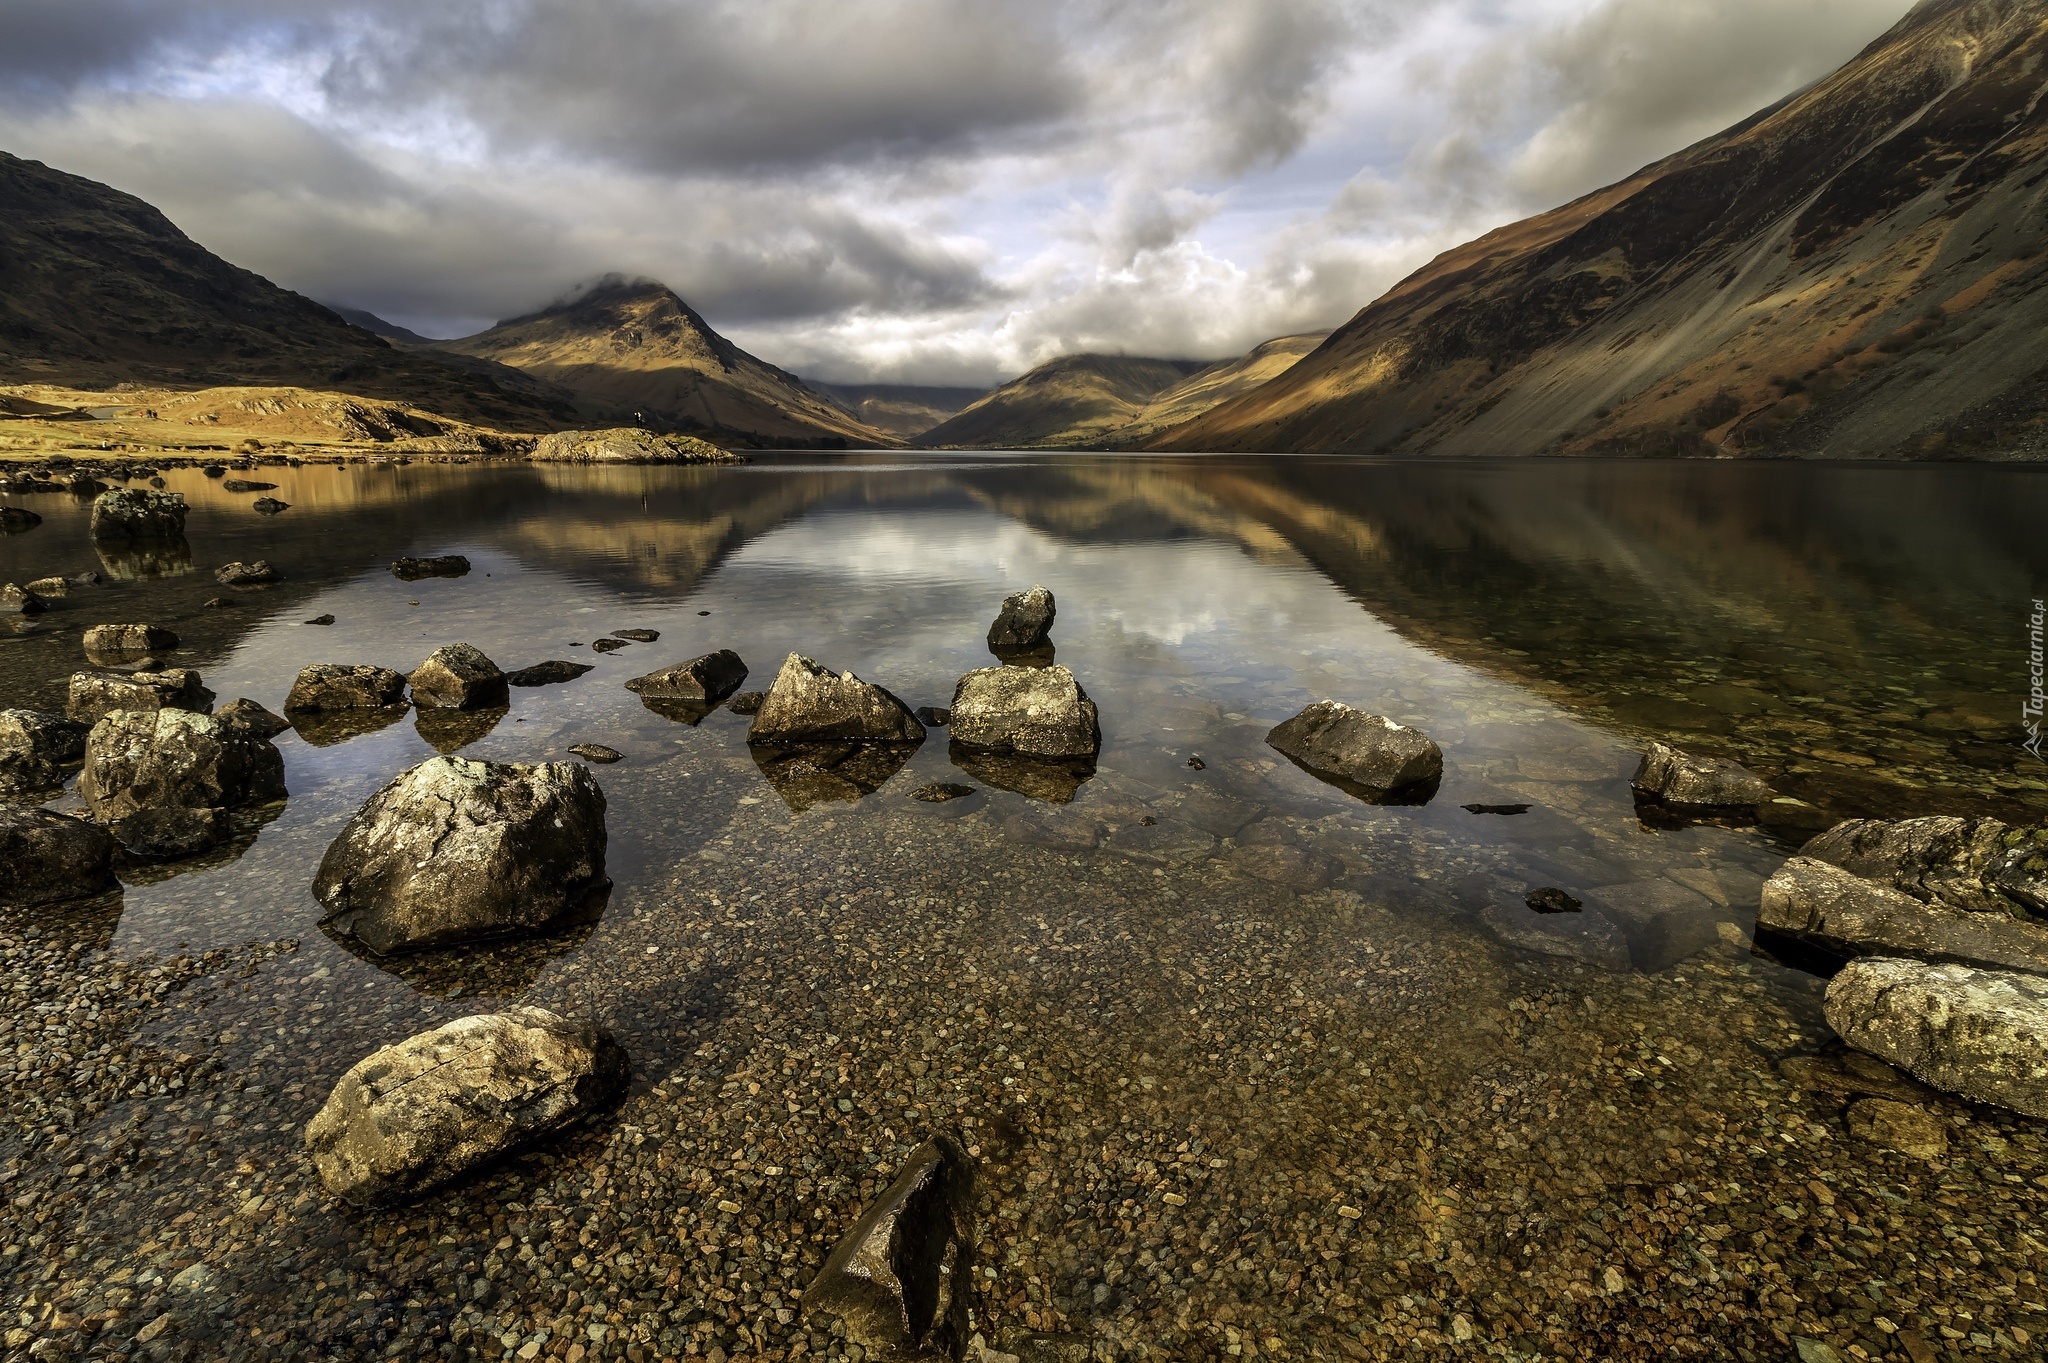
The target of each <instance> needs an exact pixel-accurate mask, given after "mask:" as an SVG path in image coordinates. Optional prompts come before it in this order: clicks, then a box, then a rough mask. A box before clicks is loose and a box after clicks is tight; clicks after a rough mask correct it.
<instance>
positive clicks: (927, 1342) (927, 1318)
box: [802, 1133, 975, 1359]
mask: <svg viewBox="0 0 2048 1363" xmlns="http://www.w3.org/2000/svg"><path fill="white" fill-rule="evenodd" d="M974 1183H975V1170H974V1163H973V1161H972V1160H971V1159H970V1158H969V1157H968V1154H967V1151H966V1150H965V1149H963V1148H962V1146H961V1143H960V1141H959V1140H958V1139H957V1138H955V1137H954V1136H952V1135H951V1134H948V1133H941V1134H940V1135H937V1136H934V1137H933V1138H932V1139H931V1140H928V1141H926V1142H925V1143H924V1144H923V1145H920V1146H918V1147H917V1149H915V1150H913V1151H911V1152H910V1156H909V1158H908V1159H906V1160H905V1161H904V1162H903V1167H902V1168H901V1169H900V1170H898V1171H897V1174H896V1179H895V1181H894V1182H893V1183H891V1184H890V1185H889V1187H888V1188H887V1189H886V1190H885V1191H884V1192H883V1193H882V1195H881V1196H880V1197H879V1198H877V1199H876V1200H875V1202H874V1203H873V1205H871V1206H869V1207H868V1208H867V1210H866V1211H865V1212H863V1213H862V1214H861V1218H860V1220H859V1221H856V1222H855V1223H854V1225H853V1229H851V1230H850V1231H848V1232H847V1233H846V1237H845V1238H844V1239H842V1240H841V1241H840V1242H839V1243H838V1244H837V1245H836V1246H834V1247H833V1250H832V1253H831V1254H830V1255H829V1256H828V1257H827V1258H826V1260H825V1266H824V1267H823V1268H821V1269H819V1270H818V1276H817V1277H816V1278H813V1279H812V1280H811V1285H810V1286H809V1287H807V1288H805V1289H804V1293H803V1297H802V1302H803V1310H804V1314H805V1316H806V1317H809V1316H812V1315H813V1314H815V1313H819V1312H823V1313H826V1314H829V1315H833V1316H837V1317H838V1318H839V1321H840V1324H841V1326H842V1327H843V1328H844V1329H845V1331H846V1333H847V1335H848V1337H849V1338H851V1339H853V1340H854V1341H855V1342H856V1343H858V1344H860V1345H861V1346H862V1347H863V1348H865V1349H867V1350H869V1351H870V1352H871V1355H872V1356H877V1357H881V1358H889V1359H913V1358H915V1359H956V1358H960V1357H961V1356H962V1355H963V1354H964V1353H965V1351H966V1347H967V1339H968V1318H967V1310H968V1305H969V1301H970V1298H971V1297H972V1295H973V1289H972V1287H971V1286H970V1284H969V1279H970V1275H971V1274H972V1273H973V1269H974V1245H975V1234H974V1196H975V1194H974Z"/></svg>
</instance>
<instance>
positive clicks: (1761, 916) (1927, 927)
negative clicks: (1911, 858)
mask: <svg viewBox="0 0 2048 1363" xmlns="http://www.w3.org/2000/svg"><path fill="white" fill-rule="evenodd" d="M1756 924H1757V926H1758V927H1759V928H1768V929H1770V930H1771V931H1773V932H1781V933H1785V934H1786V935H1788V936H1791V937H1796V938H1798V939H1799V940H1800V941H1803V942H1809V943H1811V944H1813V945H1815V946H1820V947H1825V948H1827V949H1828V950H1831V951H1843V952H1850V953H1857V954H1864V955H1878V956H1910V957H1913V958H1915V959H1918V960H1924V961H1954V962H1958V963H1960V964H1963V965H1974V966H1983V967H1986V968H1988V969H1993V970H2029V971H2034V972H2036V973H2042V974H2048V928H2043V927H2039V926H2036V925H2035V924H2032V923H2027V922H2022V921H2020V920H2018V919H2013V918H2007V917H2005V916H2004V915H2002V914H1992V913H1968V912H1963V911H1961V910H1958V909H1954V908H1950V907H1947V906H1946V905H1943V904H1940V903H1927V902H1924V901H1922V900H1919V899H1915V898H1914V897H1913V896H1912V895H1909V894H1906V893H1904V892H1902V891H1900V890H1897V889H1894V888H1893V887H1892V886H1891V885H1890V884H1887V883H1885V882H1882V881H1878V880H1866V879H1865V878H1863V877H1862V876H1859V875H1855V874H1852V873H1851V872H1849V871H1846V870H1844V869H1842V868H1841V867H1840V866H1837V865H1834V864H1833V863H1830V862H1826V861H1821V860H1818V859H1816V858H1814V857H1810V856H1805V855H1801V856H1796V857H1793V858H1792V859H1791V860H1789V861H1787V862H1786V863H1785V864H1784V865H1783V866H1781V867H1779V868H1778V870H1777V873H1776V874H1774V875H1773V876H1772V877H1771V878H1770V879H1769V880H1767V881H1765V882H1764V887H1763V892H1762V894H1761V895H1760V896H1759V899H1758V905H1757V917H1756Z"/></svg>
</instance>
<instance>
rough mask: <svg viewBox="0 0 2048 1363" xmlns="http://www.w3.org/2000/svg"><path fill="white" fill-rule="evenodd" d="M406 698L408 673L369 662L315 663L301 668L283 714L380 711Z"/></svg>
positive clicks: (287, 698) (285, 702) (287, 697)
mask: <svg viewBox="0 0 2048 1363" xmlns="http://www.w3.org/2000/svg"><path fill="white" fill-rule="evenodd" d="M404 699H405V674H404V673H403V672H397V671H394V670H392V669H391V668H388V667H372V666H370V665H369V664H367V663H314V664H312V665H311V666H309V667H303V668H300V669H299V676H298V680H297V681H294V682H293V683H292V691H291V694H290V695H289V696H286V697H285V701H284V712H285V713H286V714H288V715H292V714H324V713H327V712H329V711H333V710H381V709H383V708H384V707H385V706H387V705H397V704H399V703H400V702H402V701H403V700H404Z"/></svg>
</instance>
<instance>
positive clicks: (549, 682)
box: [505, 658, 596, 686]
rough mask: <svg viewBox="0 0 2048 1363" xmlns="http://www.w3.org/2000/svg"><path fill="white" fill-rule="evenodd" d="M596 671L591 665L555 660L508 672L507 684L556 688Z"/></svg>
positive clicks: (506, 675)
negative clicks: (555, 686)
mask: <svg viewBox="0 0 2048 1363" xmlns="http://www.w3.org/2000/svg"><path fill="white" fill-rule="evenodd" d="M595 670H596V669H595V668H593V667H592V666H591V665H590V664H589V663H572V662H564V661H563V660H561V659H559V658H555V659H551V660H549V661H548V662H544V663H535V664H533V665H532V666H531V667H522V668H520V669H519V670H518V671H516V672H507V673H506V674H505V683H506V685H508V686H554V685H556V684H558V683H560V682H571V681H575V680H576V679H577V678H578V677H580V676H582V675H583V674H584V673H586V672H592V671H595Z"/></svg>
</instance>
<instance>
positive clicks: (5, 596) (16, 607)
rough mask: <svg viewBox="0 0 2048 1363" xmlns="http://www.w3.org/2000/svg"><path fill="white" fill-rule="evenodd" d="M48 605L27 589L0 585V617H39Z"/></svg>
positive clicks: (15, 585) (6, 584)
mask: <svg viewBox="0 0 2048 1363" xmlns="http://www.w3.org/2000/svg"><path fill="white" fill-rule="evenodd" d="M49 608H50V607H49V604H48V603H47V602H45V601H44V600H43V598H42V597H40V596H38V595H36V594H35V593H34V592H32V591H30V590H29V589H28V588H26V587H23V586H20V585H18V584H16V583H13V582H9V583H5V584H0V615H41V614H42V613H43V612H44V611H46V610H48V609H49Z"/></svg>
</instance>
